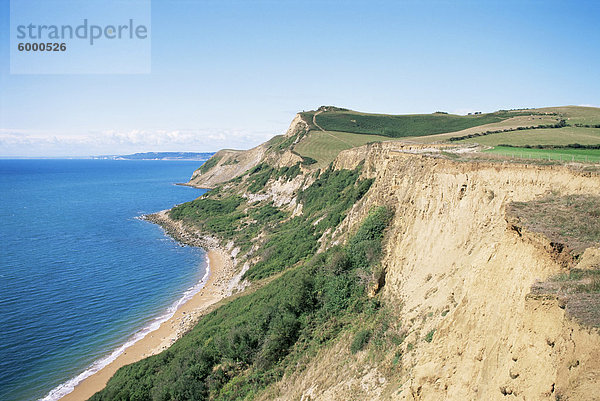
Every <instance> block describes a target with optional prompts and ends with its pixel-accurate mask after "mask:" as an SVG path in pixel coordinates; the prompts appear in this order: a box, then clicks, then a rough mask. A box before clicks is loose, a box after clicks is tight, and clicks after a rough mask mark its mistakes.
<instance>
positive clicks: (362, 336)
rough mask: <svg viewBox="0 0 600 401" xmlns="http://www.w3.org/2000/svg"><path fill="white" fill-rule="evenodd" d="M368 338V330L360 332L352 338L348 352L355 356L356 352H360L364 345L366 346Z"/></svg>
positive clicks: (369, 334) (369, 336)
mask: <svg viewBox="0 0 600 401" xmlns="http://www.w3.org/2000/svg"><path fill="white" fill-rule="evenodd" d="M370 338H371V330H369V329H363V330H360V331H359V332H358V333H356V335H355V336H354V341H352V344H351V345H350V352H352V353H353V354H356V353H357V352H358V351H360V350H362V349H363V348H364V347H365V345H367V343H368V342H369V339H370Z"/></svg>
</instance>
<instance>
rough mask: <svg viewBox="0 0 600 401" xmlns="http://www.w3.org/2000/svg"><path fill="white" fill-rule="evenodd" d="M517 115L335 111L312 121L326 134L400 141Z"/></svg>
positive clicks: (507, 113)
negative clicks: (393, 113)
mask: <svg viewBox="0 0 600 401" xmlns="http://www.w3.org/2000/svg"><path fill="white" fill-rule="evenodd" d="M517 115H519V114H518V113H509V112H496V113H489V114H480V115H474V116H458V115H451V114H440V113H437V114H412V115H410V114H407V115H387V114H365V113H357V112H351V111H345V112H344V111H334V112H325V113H321V114H318V115H316V118H315V121H316V123H317V124H318V125H319V126H320V127H321V128H323V129H324V130H325V131H341V132H351V133H356V134H369V135H381V136H384V137H390V138H400V137H413V136H422V135H434V134H441V133H445V132H455V131H460V130H463V129H466V128H471V127H476V126H478V125H483V124H490V123H495V122H499V121H503V120H505V119H507V118H510V117H514V116H517Z"/></svg>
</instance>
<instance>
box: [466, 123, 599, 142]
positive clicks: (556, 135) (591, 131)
mask: <svg viewBox="0 0 600 401" xmlns="http://www.w3.org/2000/svg"><path fill="white" fill-rule="evenodd" d="M454 143H478V144H480V145H487V146H497V145H516V146H525V145H532V146H533V145H569V144H572V143H579V144H581V145H597V144H600V128H579V127H564V128H548V129H531V130H519V131H511V132H501V133H498V134H489V135H485V136H478V137H474V138H469V139H463V140H462V141H457V142H454Z"/></svg>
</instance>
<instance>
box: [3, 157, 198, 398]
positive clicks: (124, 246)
mask: <svg viewBox="0 0 600 401" xmlns="http://www.w3.org/2000/svg"><path fill="white" fill-rule="evenodd" d="M201 164H202V162H201V161H160V160H0V400H3V401H17V400H18V401H22V400H42V399H43V400H44V401H52V400H56V399H58V398H59V397H60V396H61V395H63V394H64V393H66V392H68V391H69V389H70V388H72V387H73V386H74V385H75V384H77V382H79V381H80V380H81V379H83V378H84V377H86V376H88V375H90V374H91V373H93V372H94V371H96V370H98V369H99V368H101V367H102V366H104V365H106V364H108V363H109V362H110V361H111V360H113V359H115V358H116V357H117V356H118V355H119V354H120V353H121V352H123V350H124V349H125V348H126V347H127V346H128V345H130V344H131V343H133V342H135V341H136V340H137V339H139V338H141V337H143V336H144V335H145V334H146V333H147V332H148V331H150V330H151V329H153V328H155V327H157V326H158V324H160V322H162V321H164V320H166V319H167V318H168V317H170V316H171V315H172V313H173V312H174V309H175V308H176V307H177V305H179V304H180V303H182V302H183V301H185V300H186V299H187V298H189V297H191V295H193V293H194V292H197V291H198V290H199V288H200V286H201V282H202V280H203V279H205V273H206V272H207V258H206V253H205V252H204V251H203V250H202V249H200V248H194V247H184V246H182V245H181V244H179V243H177V242H176V241H174V240H173V239H171V238H170V237H168V236H167V235H165V233H164V231H163V230H162V229H161V228H160V227H158V226H156V225H154V224H152V223H149V222H147V221H144V220H141V219H140V218H139V217H140V216H141V215H143V214H146V213H152V212H157V211H160V210H164V209H168V208H171V207H172V206H174V205H176V204H179V203H183V202H187V201H191V200H193V199H195V198H197V197H198V196H200V195H202V194H203V193H204V192H205V191H204V190H200V189H195V188H190V187H184V186H177V185H175V183H178V182H185V181H187V180H188V179H189V177H190V176H191V174H192V172H193V171H194V170H195V169H196V168H198V167H199V166H200V165H201Z"/></svg>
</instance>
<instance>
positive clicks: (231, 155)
mask: <svg viewBox="0 0 600 401" xmlns="http://www.w3.org/2000/svg"><path fill="white" fill-rule="evenodd" d="M307 132H308V124H307V123H306V122H305V121H304V120H303V119H302V117H301V116H300V115H299V114H297V115H296V116H295V117H294V119H293V120H292V123H291V124H290V127H289V128H288V130H287V132H286V133H285V134H284V135H281V136H276V137H274V138H273V139H271V140H270V141H268V142H265V143H263V144H260V145H258V146H256V147H254V148H252V149H249V150H232V149H224V150H220V151H218V152H217V153H215V154H214V155H213V156H212V157H211V158H210V159H209V160H208V161H207V162H206V163H205V164H204V165H203V166H202V167H200V168H199V169H198V170H196V171H195V172H194V174H193V175H192V177H191V178H190V181H189V182H188V183H187V185H190V186H193V187H198V188H214V187H215V186H216V185H218V184H222V183H224V182H227V181H229V180H231V179H233V178H235V177H237V176H239V175H241V174H243V173H245V172H246V171H248V170H250V169H251V168H253V167H255V166H256V165H258V164H259V163H261V162H262V161H268V162H271V163H272V164H273V165H277V166H291V165H294V164H296V163H299V162H301V161H302V157H300V156H298V155H296V154H294V153H292V152H291V151H290V150H289V149H288V147H289V144H291V143H293V141H295V140H297V139H298V138H300V137H301V136H302V135H304V134H306V133H307Z"/></svg>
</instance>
